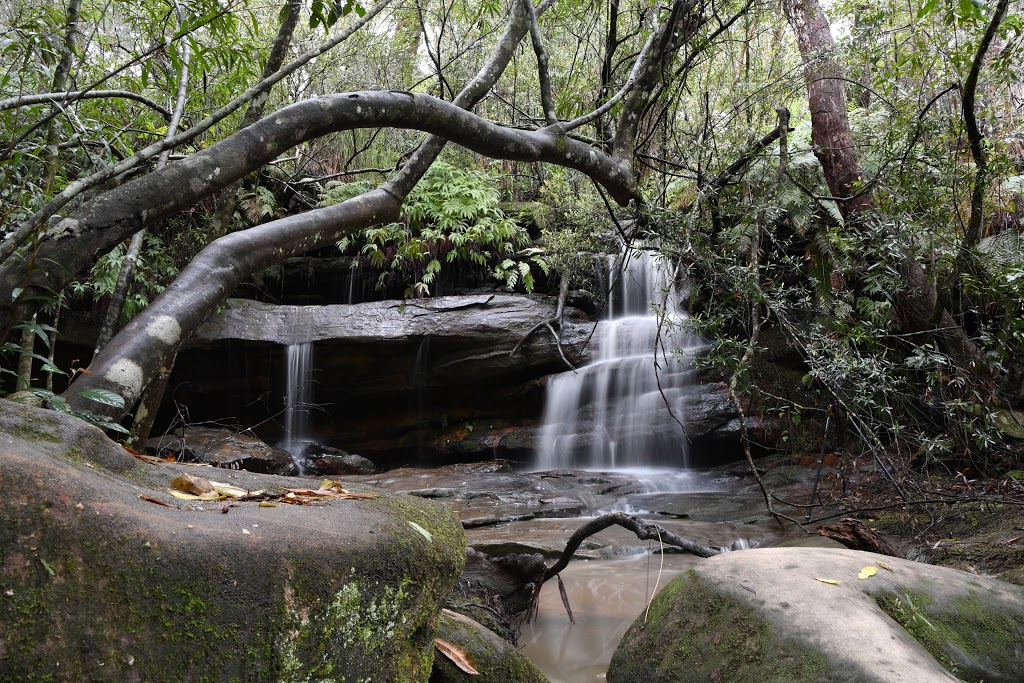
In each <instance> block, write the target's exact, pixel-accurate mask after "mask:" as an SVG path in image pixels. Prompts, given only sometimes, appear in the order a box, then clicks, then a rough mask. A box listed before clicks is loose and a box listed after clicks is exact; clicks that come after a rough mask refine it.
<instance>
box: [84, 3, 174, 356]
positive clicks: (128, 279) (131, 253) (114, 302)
mask: <svg viewBox="0 0 1024 683" xmlns="http://www.w3.org/2000/svg"><path fill="white" fill-rule="evenodd" d="M178 22H179V24H184V23H185V17H184V15H183V14H182V12H181V8H180V7H179V8H178ZM191 61H192V50H191V48H190V47H189V44H188V43H185V44H183V45H182V49H181V72H180V73H179V74H178V91H177V94H176V95H175V98H174V110H173V111H172V112H171V120H170V121H169V122H168V124H167V132H166V133H164V139H165V140H169V139H171V138H173V137H174V136H175V135H176V134H177V132H178V125H179V124H180V123H181V117H182V115H184V113H185V101H186V99H187V97H188V80H189V62H191ZM170 155H171V150H169V149H168V150H165V151H164V152H162V153H161V154H160V156H159V158H158V159H157V162H156V168H157V170H160V169H161V168H163V167H165V166H166V165H167V160H168V159H169V158H170ZM145 242H146V230H145V229H142V230H139V231H138V232H137V233H135V234H134V235H133V236H132V239H131V242H129V243H128V251H127V253H126V254H125V255H124V260H123V261H121V270H120V271H119V272H118V274H117V284H115V285H114V291H113V293H112V294H111V295H110V303H109V304H108V305H107V315H106V316H105V317H104V319H103V325H102V326H101V327H100V333H99V336H98V337H97V338H96V350H95V351H94V352H93V355H94V356H95V355H96V354H97V353H99V352H100V349H102V348H103V347H104V346H106V345H107V342H109V341H110V338H111V337H113V336H114V332H115V331H116V330H117V322H118V320H120V318H121V310H122V309H123V308H124V302H125V299H127V298H128V290H129V289H131V286H132V279H133V278H134V276H135V268H136V266H137V264H138V262H139V256H140V255H141V254H142V246H143V245H144V244H145Z"/></svg>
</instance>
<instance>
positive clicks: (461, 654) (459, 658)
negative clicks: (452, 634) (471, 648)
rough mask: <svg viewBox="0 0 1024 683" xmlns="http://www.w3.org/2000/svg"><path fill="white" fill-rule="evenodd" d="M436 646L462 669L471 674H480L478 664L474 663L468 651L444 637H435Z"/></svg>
mask: <svg viewBox="0 0 1024 683" xmlns="http://www.w3.org/2000/svg"><path fill="white" fill-rule="evenodd" d="M434 647H436V648H437V649H438V650H439V651H440V652H441V654H443V655H444V656H445V657H447V658H448V659H450V660H452V663H453V664H455V666H457V667H459V668H460V669H461V670H462V671H464V672H466V673H468V674H469V675H470V676H476V675H479V673H480V672H479V671H477V668H476V666H475V665H474V664H473V660H472V659H470V658H469V655H468V654H466V651H465V650H463V649H462V648H461V647H459V646H458V645H456V644H455V643H453V642H451V641H449V640H445V639H444V638H434Z"/></svg>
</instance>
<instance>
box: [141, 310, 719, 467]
mask: <svg viewBox="0 0 1024 683" xmlns="http://www.w3.org/2000/svg"><path fill="white" fill-rule="evenodd" d="M554 308H555V301H554V300H553V299H552V298H550V297H543V296H522V295H511V294H499V293H493V294H490V293H489V294H477V295H466V296H453V297H436V298H432V299H424V300H416V301H379V302H369V303H362V304H353V305H329V306H274V305H270V304H265V303H260V302H255V301H249V300H241V299H233V300H230V302H229V304H228V305H227V306H226V307H225V308H224V310H223V311H221V312H220V313H219V314H218V315H217V316H215V317H213V318H212V319H211V320H210V321H208V322H207V323H206V324H205V325H204V326H203V327H202V328H200V330H199V331H198V332H197V334H196V336H195V338H194V339H192V340H191V341H190V343H189V344H190V345H189V348H187V349H186V350H184V351H183V352H182V353H181V354H180V356H179V358H178V362H177V365H176V367H175V372H174V375H173V376H172V378H171V384H170V387H171V389H170V393H169V395H168V401H167V404H166V405H165V407H164V410H163V411H162V412H161V415H160V417H159V419H158V423H157V427H158V429H159V428H160V427H161V426H162V425H166V424H168V423H170V421H171V420H172V419H174V418H176V417H177V412H178V405H179V404H180V405H184V406H186V407H187V408H188V415H189V418H190V419H191V420H193V421H195V422H201V421H207V420H216V421H219V422H221V423H223V422H225V421H227V422H235V423H238V424H240V425H241V426H246V427H251V426H254V425H260V426H259V427H258V428H256V429H257V433H258V434H259V435H260V436H261V437H262V438H264V439H265V440H267V441H268V442H270V443H278V442H280V441H282V440H283V438H284V422H285V418H284V416H283V415H282V409H283V405H284V396H285V393H286V392H285V389H284V387H285V384H286V381H285V374H286V373H285V370H286V366H285V347H286V345H289V344H299V343H306V342H312V343H313V346H314V348H313V355H314V361H313V369H312V371H311V374H310V378H311V381H312V382H313V384H314V386H315V389H314V396H313V403H314V404H315V405H313V406H311V407H310V408H309V409H308V410H307V411H306V412H307V413H308V418H309V421H310V433H308V434H304V435H293V436H295V438H299V439H309V440H315V441H317V442H320V443H324V444H327V445H331V446H337V447H341V448H344V449H346V450H351V451H354V452H358V453H362V454H364V455H366V456H367V457H369V458H370V459H371V460H373V461H374V462H376V463H377V464H378V465H380V466H383V467H390V466H397V465H406V464H413V463H427V462H438V461H442V462H443V461H446V460H447V461H458V460H471V459H477V458H480V457H481V456H485V457H505V458H511V459H517V460H523V459H525V458H528V457H530V455H531V453H532V452H533V450H534V446H535V444H536V440H537V434H538V421H539V419H540V416H541V412H542V409H543V401H544V394H545V385H546V382H547V378H548V377H549V376H550V375H551V374H552V373H557V372H563V371H565V369H566V368H565V365H564V363H563V362H562V360H561V358H560V357H559V353H558V349H557V347H556V345H555V343H554V340H553V338H552V336H551V335H550V334H549V333H548V332H547V330H544V329H542V330H541V331H540V332H537V333H534V334H533V335H532V336H531V337H530V339H529V341H528V342H527V343H526V344H525V345H524V347H523V349H522V350H521V351H520V352H518V353H516V354H514V355H510V352H511V351H512V349H514V348H515V347H516V345H517V344H518V343H519V342H520V340H521V339H522V338H523V337H524V335H526V333H527V332H528V331H530V330H531V328H533V327H534V326H535V325H536V324H537V323H539V322H541V321H543V320H545V319H547V318H548V317H550V316H551V315H552V313H553V311H554ZM566 310H567V313H566V316H565V319H564V322H563V328H562V333H561V334H562V342H563V344H562V349H563V351H564V353H565V355H566V356H567V357H568V358H570V359H571V360H572V361H573V362H576V363H584V362H586V361H587V360H588V358H587V353H589V352H590V351H591V350H592V349H591V348H590V347H588V345H587V341H588V339H589V338H590V335H591V332H592V329H593V324H594V323H593V322H592V321H590V320H589V319H587V318H586V317H585V316H584V315H583V314H582V313H581V312H579V311H577V310H576V309H572V308H568V309H566ZM688 391H689V390H688ZM172 401H173V402H172ZM174 402H176V403H174ZM687 402H688V406H689V409H690V412H691V414H692V417H691V419H688V420H687V430H686V437H684V436H683V435H682V434H679V438H680V439H682V438H689V439H690V441H691V444H692V447H691V453H697V454H700V453H701V452H706V453H709V454H710V456H711V457H710V458H709V460H711V461H713V462H721V461H722V460H723V459H729V458H730V457H732V458H734V457H736V455H737V454H738V446H737V444H738V423H737V421H736V420H735V417H736V413H735V410H734V409H733V407H732V405H731V404H730V403H729V400H728V396H727V392H726V391H725V388H724V385H721V384H720V383H716V382H713V381H712V382H705V383H699V384H697V385H696V386H694V387H693V388H692V391H689V393H688V401H687ZM666 428H668V429H670V430H671V429H674V424H672V425H666ZM388 458H390V460H389V459H388ZM696 462H697V464H705V462H704V461H703V460H702V459H701V458H700V457H698V458H697V460H696Z"/></svg>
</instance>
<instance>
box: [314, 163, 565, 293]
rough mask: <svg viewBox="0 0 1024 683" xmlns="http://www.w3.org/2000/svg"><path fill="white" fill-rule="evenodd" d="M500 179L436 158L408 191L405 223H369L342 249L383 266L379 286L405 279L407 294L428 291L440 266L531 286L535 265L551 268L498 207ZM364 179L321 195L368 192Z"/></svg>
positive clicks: (330, 199)
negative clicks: (461, 267)
mask: <svg viewBox="0 0 1024 683" xmlns="http://www.w3.org/2000/svg"><path fill="white" fill-rule="evenodd" d="M497 184H498V183H497V179H496V178H495V177H494V176H491V175H489V174H487V173H485V172H483V171H474V170H464V169H460V168H457V167H455V166H452V165H451V164H448V163H445V162H440V161H439V162H437V163H435V164H434V165H433V166H432V167H431V169H430V170H429V171H428V172H427V173H426V175H425V176H424V177H423V179H422V180H421V181H420V182H419V184H418V185H417V186H416V188H415V189H414V190H413V191H412V193H411V194H410V195H409V199H408V201H407V202H406V203H405V205H404V206H403V208H402V221H401V222H399V223H390V224H388V225H382V226H379V227H373V228H368V229H366V230H364V231H362V232H361V233H359V234H358V235H355V236H353V237H351V238H346V239H345V240H342V241H341V242H340V243H339V244H338V247H339V248H340V249H342V250H343V251H344V250H347V249H351V248H358V249H359V252H360V253H361V254H362V255H363V257H364V258H366V259H367V260H368V261H369V263H370V264H371V265H372V266H373V267H374V268H376V269H378V270H380V271H381V273H380V276H379V278H378V286H379V287H381V288H383V287H385V286H387V285H388V284H389V283H391V282H392V281H394V280H400V281H402V282H405V283H406V291H405V295H406V296H407V297H408V296H417V297H424V296H428V295H429V294H430V287H431V285H432V284H433V283H434V282H435V279H436V278H437V276H438V274H439V273H440V272H441V269H442V265H443V264H452V265H456V264H459V265H464V266H469V267H470V268H476V269H477V270H480V271H484V272H486V273H489V274H491V275H492V276H493V277H496V278H499V279H501V280H502V281H504V282H505V285H506V286H507V287H509V288H510V289H514V288H516V287H517V286H519V285H522V287H523V289H525V290H526V291H532V290H533V287H534V284H535V279H534V273H533V267H534V266H535V267H537V268H539V269H541V270H542V271H543V272H545V273H546V272H547V263H546V262H545V261H544V260H543V259H542V258H540V252H538V251H537V250H532V249H529V250H527V249H525V248H526V247H527V246H528V245H529V244H530V236H529V233H527V231H526V230H525V229H524V228H523V227H522V226H521V225H519V223H518V222H517V221H516V220H515V219H514V218H511V217H509V216H507V215H506V214H505V213H504V212H503V211H502V210H501V208H500V206H499V203H500V201H499V200H500V196H499V193H498V190H497ZM367 187H368V186H367V185H366V184H364V183H335V184H331V185H329V186H328V187H327V188H326V189H325V192H324V193H323V194H322V195H321V200H320V205H321V206H328V205H330V204H334V203H337V202H340V201H344V200H345V199H348V198H351V197H353V196H356V195H358V194H360V193H361V192H364V191H365V190H366V188H367Z"/></svg>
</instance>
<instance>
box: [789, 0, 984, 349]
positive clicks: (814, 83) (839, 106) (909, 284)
mask: <svg viewBox="0 0 1024 683" xmlns="http://www.w3.org/2000/svg"><path fill="white" fill-rule="evenodd" d="M782 5H783V9H784V10H785V12H786V18H787V19H788V20H789V24H790V26H791V27H792V28H793V31H794V33H795V34H796V38H797V45H798V47H799V49H800V55H801V56H802V57H803V60H804V65H805V66H804V76H805V78H806V80H807V99H808V104H809V106H810V110H811V140H812V144H813V145H814V154H815V156H817V157H818V160H819V161H820V162H821V167H822V170H823V171H824V173H825V180H826V182H827V183H828V187H829V190H830V191H831V193H832V195H833V197H835V198H836V199H837V201H838V202H839V207H840V210H841V211H842V213H843V216H844V217H846V218H847V220H848V221H849V222H850V223H851V224H853V225H854V226H856V225H857V223H859V222H862V221H866V220H870V219H871V217H872V214H873V213H874V210H875V204H874V200H873V198H872V196H871V194H870V192H866V191H864V189H863V188H862V187H861V183H862V181H863V177H862V175H861V166H860V155H859V153H858V151H857V148H856V146H855V144H854V141H853V135H852V133H851V132H850V120H849V115H848V113H847V103H846V90H845V88H844V86H843V83H844V81H843V80H842V70H841V69H840V67H839V64H838V62H837V61H836V60H835V58H834V57H833V56H832V54H831V51H832V49H833V47H834V45H835V42H834V41H833V39H832V32H831V28H830V25H829V21H828V17H827V16H826V15H825V12H824V10H823V9H822V7H821V5H819V4H818V0H783V3H782ZM897 267H898V269H899V271H900V275H901V276H902V279H903V282H904V283H905V286H904V287H903V289H902V290H900V291H899V292H897V293H896V296H895V308H896V315H897V317H898V318H899V322H900V326H901V328H902V329H903V331H904V332H906V333H909V334H912V335H917V337H918V339H919V340H920V341H925V340H927V339H934V340H935V341H937V342H938V343H939V345H940V347H941V348H942V350H943V351H945V352H946V353H947V354H948V355H949V356H950V357H951V358H953V360H954V361H955V362H956V363H957V364H958V365H960V366H961V367H964V368H967V367H970V366H971V364H972V363H975V362H976V361H977V360H978V359H979V358H980V354H979V352H978V349H977V346H975V344H974V343H973V342H972V341H971V340H970V338H969V337H968V336H967V334H966V333H965V332H964V330H963V328H961V327H960V325H959V324H958V323H957V322H956V320H955V319H954V318H953V316H952V315H951V314H950V313H949V311H946V310H943V311H942V314H941V316H940V322H939V326H938V328H936V327H935V325H933V312H934V311H935V309H936V296H935V290H934V288H933V287H932V286H931V283H930V281H929V278H928V275H927V273H926V272H925V270H924V268H923V267H922V266H921V264H920V263H918V262H917V261H916V260H914V259H913V258H912V257H911V256H909V255H904V256H903V257H902V258H901V259H900V261H899V263H898V266H897Z"/></svg>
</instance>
